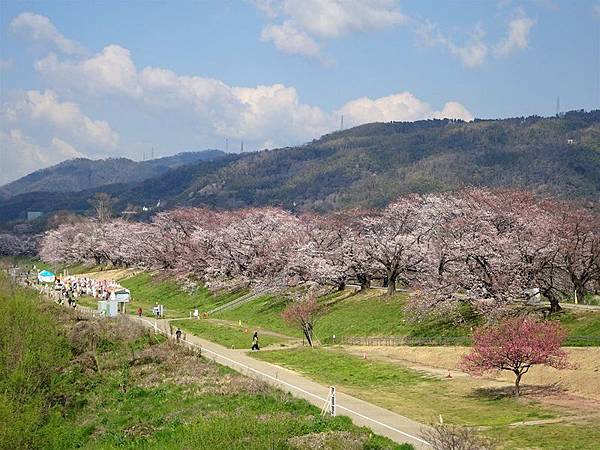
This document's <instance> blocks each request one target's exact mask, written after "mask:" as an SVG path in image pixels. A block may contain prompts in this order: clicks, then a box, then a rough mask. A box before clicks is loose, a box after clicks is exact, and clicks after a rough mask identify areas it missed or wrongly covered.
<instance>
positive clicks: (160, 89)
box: [0, 0, 600, 184]
mask: <svg viewBox="0 0 600 450" xmlns="http://www.w3.org/2000/svg"><path fill="white" fill-rule="evenodd" d="M599 45H600V1H598V0H590V1H586V0H577V1H564V2H563V1H558V0H530V1H515V0H500V1H491V0H490V1H466V0H465V1H442V0H419V1H409V0H404V1H400V0H398V1H396V0H369V1H367V0H238V1H234V0H221V1H217V0H215V1H208V0H206V1H177V0H171V1H168V2H166V1H128V2H122V1H107V0H104V1H102V2H66V1H65V2H59V1H53V2H50V1H49V2H37V1H36V2H27V1H8V0H2V2H1V3H0V83H1V85H0V87H1V92H0V102H1V106H0V119H1V123H0V147H1V148H0V158H1V160H2V165H1V167H0V184H2V183H4V182H8V181H10V180H12V179H15V178H18V177H20V176H22V175H24V174H26V173H28V172H30V171H32V170H36V169H38V168H42V167H46V166H48V165H51V164H55V163H57V162H59V161H61V160H64V159H68V158H71V157H77V156H85V157H92V158H98V157H111V156H127V157H131V158H133V159H141V158H142V155H143V154H144V153H146V154H150V152H151V149H152V148H154V151H155V155H157V156H162V155H168V154H174V153H177V152H180V151H185V150H192V149H193V150H199V149H204V148H222V149H224V147H225V140H226V139H229V150H230V151H237V150H238V149H239V145H240V141H241V140H242V139H243V140H244V141H245V149H247V150H255V149H261V148H273V147H277V146H286V145H294V144H299V143H302V142H306V141H308V140H311V139H312V138H315V137H318V136H319V135H321V134H323V133H326V132H328V131H331V130H333V129H335V128H337V127H338V126H339V119H340V116H341V115H342V114H343V115H344V119H345V123H346V124H347V125H348V126H351V125H356V124H360V123H364V122H371V121H388V120H418V119H426V118H432V117H453V118H462V119H465V120H470V119H472V118H473V117H480V118H497V117H511V116H521V115H531V114H539V115H550V114H553V113H554V112H555V109H556V97H557V96H560V101H561V109H562V110H570V109H586V110H589V109H597V108H599V107H600V92H599V89H600V87H599V78H598V77H599V75H598V73H599V72H598V71H599V65H600V63H599V58H600V49H599Z"/></svg>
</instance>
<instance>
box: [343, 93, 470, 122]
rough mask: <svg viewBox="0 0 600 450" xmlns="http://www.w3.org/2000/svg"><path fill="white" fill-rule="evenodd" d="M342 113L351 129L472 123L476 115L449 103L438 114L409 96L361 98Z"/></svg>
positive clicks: (344, 107)
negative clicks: (421, 122) (396, 123)
mask: <svg viewBox="0 0 600 450" xmlns="http://www.w3.org/2000/svg"><path fill="white" fill-rule="evenodd" d="M339 113H340V114H344V119H345V120H346V123H348V124H349V125H350V126H354V125H359V124H361V123H367V122H390V121H413V120H419V119H432V118H449V119H463V120H473V115H472V114H471V113H470V112H469V111H468V110H467V109H466V108H465V107H464V106H463V105H461V104H460V103H458V102H448V103H446V104H445V105H444V107H443V109H442V110H441V111H435V110H434V109H433V108H431V107H430V106H429V105H428V104H427V103H426V102H424V101H422V100H420V99H418V98H417V97H415V96H414V95H413V94H411V93H410V92H402V93H400V94H393V95H389V96H387V97H380V98H376V99H371V98H368V97H362V98H358V99H356V100H352V101H350V102H348V103H346V104H345V105H344V106H342V108H341V109H340V110H339Z"/></svg>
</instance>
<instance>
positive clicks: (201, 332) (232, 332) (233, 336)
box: [171, 319, 281, 349]
mask: <svg viewBox="0 0 600 450" xmlns="http://www.w3.org/2000/svg"><path fill="white" fill-rule="evenodd" d="M171 324H172V325H173V327H180V328H181V329H182V330H183V331H185V332H188V333H191V334H194V335H196V336H201V337H202V338H204V339H208V340H209V341H213V342H216V343H218V344H221V345H224V346H225V347H228V348H241V349H244V348H245V349H250V347H251V346H252V333H253V331H254V330H252V329H250V328H249V329H248V332H247V333H246V332H244V328H238V327H233V326H228V325H224V324H217V323H212V322H208V321H206V320H204V319H200V320H174V321H172V322H171ZM278 342H281V339H278V338H277V337H275V336H269V335H264V334H259V345H260V347H265V346H267V345H272V344H275V343H278Z"/></svg>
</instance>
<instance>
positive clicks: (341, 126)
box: [340, 114, 344, 130]
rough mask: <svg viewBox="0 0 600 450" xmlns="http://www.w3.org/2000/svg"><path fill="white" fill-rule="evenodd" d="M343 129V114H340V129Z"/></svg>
mask: <svg viewBox="0 0 600 450" xmlns="http://www.w3.org/2000/svg"><path fill="white" fill-rule="evenodd" d="M343 129H344V115H343V114H342V118H341V119H340V130H343Z"/></svg>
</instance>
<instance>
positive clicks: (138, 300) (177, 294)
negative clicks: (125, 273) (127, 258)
mask: <svg viewBox="0 0 600 450" xmlns="http://www.w3.org/2000/svg"><path fill="white" fill-rule="evenodd" d="M119 282H120V284H121V285H122V286H123V287H126V288H127V289H129V290H130V291H131V296H132V298H133V301H132V302H131V304H130V305H129V311H130V312H131V313H134V312H135V310H136V309H137V308H138V307H141V308H142V311H143V314H144V315H145V316H151V315H152V308H153V307H154V305H155V304H156V303H160V304H162V305H164V306H165V317H166V318H175V317H188V316H189V314H190V312H191V311H192V310H193V309H194V308H198V310H199V311H200V313H202V312H204V311H208V310H210V309H212V308H214V307H215V306H218V305H221V304H223V303H227V302H230V301H232V300H234V299H236V298H237V297H239V296H241V295H243V294H244V292H235V293H227V294H220V295H214V294H211V293H210V292H209V291H208V289H207V288H206V287H204V286H202V285H201V284H199V285H198V286H197V288H196V289H195V291H194V292H193V293H189V292H186V291H184V290H183V289H182V288H181V285H180V284H179V283H177V282H176V281H175V280H173V279H159V278H157V277H155V276H152V275H151V274H149V273H147V272H142V273H140V274H137V275H135V276H133V277H129V278H125V279H123V280H120V281H119Z"/></svg>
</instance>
